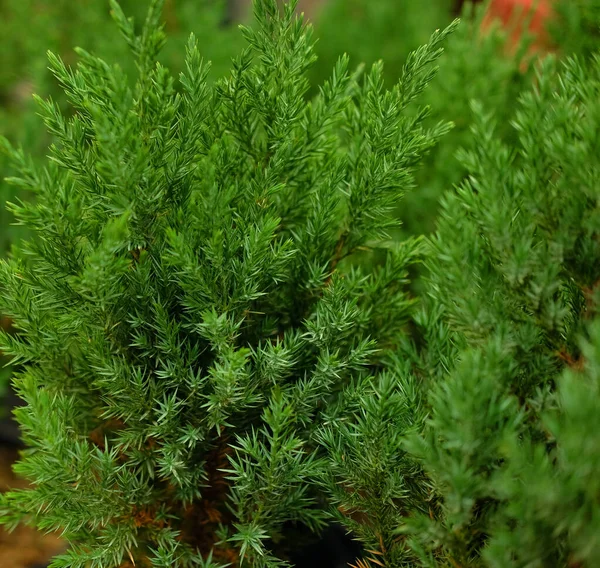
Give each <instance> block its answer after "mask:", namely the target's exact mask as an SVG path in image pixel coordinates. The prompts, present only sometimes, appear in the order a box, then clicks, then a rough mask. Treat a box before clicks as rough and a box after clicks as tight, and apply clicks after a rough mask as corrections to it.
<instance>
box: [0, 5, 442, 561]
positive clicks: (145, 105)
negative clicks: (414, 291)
mask: <svg viewBox="0 0 600 568" xmlns="http://www.w3.org/2000/svg"><path fill="white" fill-rule="evenodd" d="M160 8H161V2H159V1H154V2H153V3H152V4H151V9H150V12H149V15H148V17H147V19H146V24H145V26H144V27H143V29H142V32H141V34H140V35H137V34H136V31H135V27H134V24H133V22H132V21H131V20H128V19H127V18H126V17H125V16H124V14H123V12H122V11H121V9H120V7H119V6H118V5H117V4H116V3H114V2H113V12H114V15H115V19H116V21H117V24H118V26H119V29H120V30H121V33H122V34H123V36H124V38H125V40H126V42H127V43H128V44H129V46H130V47H131V49H132V50H133V53H134V54H135V57H136V61H137V67H138V69H139V79H138V81H137V83H136V85H135V87H134V88H133V89H131V88H130V87H129V84H128V81H127V78H126V77H125V75H124V74H123V72H122V71H121V70H120V69H119V68H118V67H114V66H113V67H111V66H109V65H108V64H106V63H105V62H104V61H102V60H100V59H98V58H96V57H95V56H92V55H91V54H89V53H88V52H86V51H84V50H81V49H80V50H78V54H79V56H80V60H81V61H80V63H79V64H78V66H77V68H75V69H72V68H70V67H68V66H66V65H65V64H64V63H63V61H62V60H61V59H60V58H58V57H56V56H54V55H52V56H51V57H50V63H51V68H52V71H53V72H54V74H55V76H56V77H57V79H58V81H59V82H60V83H61V85H62V86H63V88H64V89H65V92H66V94H67V97H68V99H69V101H70V103H71V105H72V106H73V108H74V110H75V112H74V113H73V114H72V115H71V116H65V115H63V113H61V111H60V109H59V108H58V106H57V105H56V103H54V102H53V101H52V100H41V99H39V100H38V103H39V106H40V109H41V113H42V115H43V117H44V120H45V123H46V126H47V128H48V129H49V131H50V132H51V133H52V134H53V135H54V137H55V139H56V142H55V144H54V145H53V146H52V148H51V161H50V162H49V164H48V165H46V166H45V167H38V166H37V165H36V164H34V163H31V162H30V161H29V160H28V159H27V158H26V157H25V156H24V155H23V153H22V152H21V151H19V150H12V149H11V148H10V147H9V146H8V143H7V142H4V146H5V149H6V151H7V152H8V153H9V154H10V155H11V157H12V160H13V162H14V163H15V164H17V166H18V167H19V170H20V176H19V177H18V178H16V179H14V180H13V182H14V183H16V184H17V185H19V186H20V187H22V188H24V189H29V190H32V191H33V192H34V193H35V195H36V199H35V201H33V202H22V203H19V204H16V205H14V206H13V207H12V210H13V212H14V214H15V215H16V217H17V219H18V220H19V221H21V222H22V223H24V224H26V225H27V226H28V227H29V228H31V229H32V230H34V231H35V235H34V237H33V238H32V239H31V240H30V241H29V242H28V243H26V244H24V245H22V247H21V250H20V252H19V254H18V255H17V256H16V257H15V258H14V259H13V260H11V261H9V262H4V263H3V264H2V285H3V287H4V289H5V293H4V295H3V298H2V310H3V313H6V314H8V315H9V316H10V317H11V318H12V319H13V321H14V324H15V327H16V329H17V330H18V332H19V333H18V335H17V336H10V335H7V334H5V335H4V349H5V351H6V352H7V353H10V354H11V355H12V356H13V357H14V358H15V361H16V362H19V363H21V364H22V365H23V371H22V372H21V373H19V374H18V379H17V382H16V386H17V389H18V391H19V393H20V394H21V396H22V397H23V399H24V400H25V401H26V402H27V406H26V407H25V408H23V409H19V411H18V417H19V420H20V422H21V425H22V427H23V431H24V439H25V442H26V443H27V444H28V446H29V447H30V450H28V453H27V455H25V456H24V459H23V460H22V462H21V463H20V464H19V466H18V470H19V472H20V473H22V474H24V475H25V476H27V477H30V478H32V479H33V480H34V481H35V488H34V489H33V490H26V491H20V492H13V493H10V494H9V495H8V496H7V497H6V499H5V505H6V507H7V512H6V515H5V521H7V522H10V523H12V522H16V521H17V520H18V519H20V518H22V517H25V518H28V517H29V518H31V519H32V520H33V521H34V522H36V524H37V525H38V526H39V527H41V528H42V529H45V530H50V529H61V530H63V531H64V533H65V536H67V538H68V539H69V540H71V541H72V542H73V546H72V547H71V548H70V549H69V551H68V552H67V553H66V555H65V556H64V557H63V558H62V560H59V561H57V564H56V565H57V566H87V565H90V566H118V565H120V564H121V563H122V562H123V561H124V560H126V559H127V558H128V557H129V558H131V559H132V562H135V564H136V565H144V564H145V563H151V564H152V565H153V566H165V567H166V566H187V565H197V564H202V563H205V562H209V560H208V559H207V556H206V555H207V554H208V552H209V551H210V550H211V548H212V547H213V546H214V545H215V544H216V543H217V542H221V548H222V550H220V549H219V547H217V548H216V549H215V552H214V556H213V557H212V558H213V561H214V562H216V561H217V559H218V560H219V561H221V562H223V561H232V560H233V561H235V560H236V559H238V558H239V561H240V562H241V561H242V559H246V560H247V561H251V562H252V563H253V564H255V565H273V564H275V563H276V555H277V550H278V548H281V547H282V546H285V538H284V536H285V526H286V524H287V523H292V524H302V525H305V526H307V527H308V528H311V529H314V530H316V529H318V528H319V527H320V526H322V525H323V523H324V522H325V520H326V519H327V517H328V511H329V508H330V506H325V507H324V506H323V499H326V497H325V496H324V489H323V488H322V486H323V487H324V486H328V484H329V481H328V479H329V475H328V473H329V470H330V464H329V461H328V460H327V459H326V458H325V457H324V456H325V451H324V449H320V443H321V442H320V441H322V445H323V446H324V447H328V446H329V445H330V444H334V445H335V446H336V447H337V445H338V444H341V443H342V442H343V439H344V436H343V435H342V433H341V432H337V431H336V432H331V431H329V430H328V429H327V428H326V424H328V423H331V422H335V421H336V420H337V419H338V418H337V417H338V416H341V417H343V416H345V415H346V414H347V413H348V412H350V411H352V412H354V409H355V408H356V404H357V403H358V402H359V401H360V400H361V399H362V398H363V397H364V396H366V394H367V392H368V391H370V390H372V389H379V388H381V389H386V396H385V397H383V398H382V399H381V400H382V404H385V405H389V404H390V403H391V402H396V403H397V402H398V401H400V400H401V398H402V397H401V395H400V393H397V394H395V395H394V396H393V397H392V398H389V397H388V396H387V394H391V393H392V392H394V391H395V390H396V386H395V383H394V381H393V376H394V375H393V374H390V372H386V369H387V368H389V367H390V365H391V366H393V364H394V363H393V361H391V362H390V361H388V359H389V357H388V355H387V353H388V352H389V351H390V350H391V349H392V347H393V346H394V345H395V344H396V343H397V336H398V334H399V333H401V329H402V326H403V324H404V323H405V322H406V320H407V317H408V312H409V308H410V306H411V304H412V300H411V299H410V298H409V297H408V295H407V293H406V291H405V290H404V285H403V284H404V281H405V276H406V271H407V267H408V266H409V265H410V263H411V262H414V261H415V258H416V257H417V255H418V253H419V249H420V246H421V245H420V242H419V241H418V240H416V241H408V242H406V243H404V244H402V245H394V244H393V243H391V242H389V240H388V237H387V234H388V230H389V229H390V228H392V227H393V226H394V225H395V224H396V221H395V220H394V218H393V217H391V216H390V211H391V209H392V207H393V206H394V205H395V203H396V201H397V199H398V198H399V196H400V195H401V194H402V193H403V192H404V191H405V190H406V189H408V188H410V187H411V186H412V184H413V170H414V167H415V166H416V164H417V163H418V161H419V160H420V158H421V156H422V155H423V153H424V152H426V151H427V150H428V149H429V148H430V147H431V146H432V145H434V144H435V142H436V140H437V138H438V137H440V136H441V135H442V134H443V133H444V132H445V131H446V130H447V128H448V126H447V125H446V124H444V123H441V124H439V125H437V126H436V127H435V128H434V129H426V128H424V126H423V122H424V119H425V117H426V116H427V109H426V108H421V107H418V106H415V104H414V103H415V100H416V99H418V98H419V96H420V95H421V93H422V91H423V90H424V88H425V87H426V85H427V83H428V82H429V81H430V79H431V77H432V76H433V73H434V70H435V69H434V68H433V67H432V65H433V64H434V62H435V61H436V59H437V58H438V57H439V55H440V54H441V42H442V41H443V39H444V38H445V37H446V35H447V34H448V33H449V31H450V30H449V29H447V30H445V31H444V32H436V33H435V34H434V35H433V36H432V38H431V41H430V43H429V44H428V45H426V46H425V47H422V48H420V49H419V50H417V51H416V52H414V53H413V54H411V55H410V56H409V58H408V60H407V62H406V65H405V67H404V70H403V74H402V76H401V78H400V81H399V82H398V83H397V84H396V85H395V86H394V87H393V88H392V89H391V90H386V89H385V87H384V84H383V76H382V65H381V64H376V65H374V66H373V67H372V68H370V69H369V70H367V71H366V72H365V74H364V76H361V74H360V73H351V72H349V70H348V68H347V67H348V60H347V58H345V57H342V58H341V59H340V60H339V61H338V63H337V64H336V66H335V68H334V70H333V74H332V76H331V79H330V80H329V81H328V82H327V83H325V85H324V86H323V87H322V89H321V93H320V95H319V96H318V97H317V98H316V99H314V100H313V101H311V102H310V103H306V102H305V100H304V95H305V94H306V92H307V90H308V88H309V83H308V80H307V79H306V69H307V67H308V66H309V65H310V64H311V63H312V60H313V54H312V46H311V42H310V33H309V30H308V29H306V28H305V26H304V25H303V23H302V21H301V20H300V19H298V18H297V17H296V16H295V12H294V3H290V4H287V5H286V7H285V10H284V13H282V14H280V13H279V10H278V8H277V5H276V3H275V2H273V1H271V0H260V1H258V2H256V3H255V12H256V19H257V21H258V22H259V26H258V28H257V29H256V30H251V29H245V30H244V36H245V38H246V41H247V43H248V48H247V49H246V50H245V51H244V52H243V53H242V54H241V55H240V56H239V57H238V58H237V59H236V61H235V63H234V66H233V70H232V72H231V74H230V75H229V76H228V77H227V78H225V79H223V80H221V81H219V82H217V83H216V84H214V85H211V84H209V83H208V81H207V73H208V67H207V66H206V65H205V64H204V63H203V62H202V58H201V56H200V52H199V48H198V44H197V42H196V40H195V39H194V38H193V37H192V39H190V42H189V44H188V48H187V58H186V71H185V72H184V73H183V74H182V75H181V77H180V80H179V85H178V86H177V87H176V84H175V81H174V79H173V78H172V77H171V75H170V73H169V71H168V70H167V69H166V68H165V67H163V66H162V65H160V64H156V63H155V61H156V57H157V55H158V53H159V50H160V48H161V47H162V45H163V43H164V34H163V32H162V30H161V28H160V27H159V25H158V22H159V19H160V13H161V11H160ZM408 107H411V111H410V112H409V111H408ZM358 251H361V252H362V255H363V257H364V255H365V254H366V255H367V256H374V255H375V253H377V254H378V256H379V257H380V258H381V262H380V263H379V264H374V263H364V262H363V264H364V266H365V267H364V268H360V266H359V265H355V264H353V263H352V262H351V259H352V258H353V257H354V256H355V255H356V253H357V252H358ZM369 251H371V252H369ZM382 410H383V409H379V408H378V407H377V406H375V407H374V408H373V412H374V413H379V412H381V411H382ZM387 416H388V414H385V415H381V416H380V423H381V424H382V425H383V424H385V423H386V422H387V420H386V419H387ZM366 426H367V427H368V428H371V429H372V428H373V424H371V423H367V424H366ZM390 426H391V424H390V425H389V426H386V428H389V427H390ZM377 435H378V437H377V440H375V439H373V442H374V444H375V446H374V447H373V454H372V457H373V459H382V460H387V459H389V458H388V456H387V455H381V456H380V449H378V448H379V445H380V444H384V445H385V447H387V446H388V444H390V443H391V442H393V439H392V440H391V441H388V440H387V437H386V436H385V432H384V431H380V432H379V433H378V434H377ZM339 436H342V438H339ZM391 449H392V447H391V446H390V448H389V450H391ZM332 451H334V449H332ZM340 459H344V458H343V456H340ZM386 465H387V463H386V462H385V461H383V462H382V463H381V465H380V466H378V468H379V467H381V468H384V467H386ZM368 467H369V463H368V462H365V463H364V468H368ZM326 474H327V475H326ZM361 475H363V476H371V475H372V473H371V472H369V471H368V469H365V471H364V472H363V473H361ZM414 475H415V476H417V475H418V470H417V469H415V471H414ZM364 483H365V488H366V490H369V487H368V485H366V483H367V481H366V479H365V480H364ZM374 489H375V488H372V489H371V490H374ZM390 490H391V491H394V492H395V491H396V490H395V489H394V488H393V487H390ZM371 501H372V503H373V506H374V507H379V505H378V504H377V492H376V493H374V494H373V495H372V498H371ZM381 515H382V516H381V518H380V519H379V521H378V525H376V526H371V524H367V525H365V527H364V531H365V534H366V536H368V537H369V539H370V540H373V541H374V542H377V541H378V539H379V536H376V535H379V532H380V527H383V526H384V525H385V526H386V529H385V530H386V533H385V534H386V535H388V536H386V538H389V539H391V538H392V537H393V535H392V531H393V530H394V525H395V524H396V523H397V522H398V521H399V519H400V511H396V510H395V509H394V510H393V511H392V512H390V513H383V512H382V513H381ZM394 521H395V522H394ZM282 531H283V536H282V537H280V538H275V537H276V536H277V535H278V534H279V533H282ZM281 538H283V540H284V542H283V544H282V543H281V542H279V544H277V542H278V541H281Z"/></svg>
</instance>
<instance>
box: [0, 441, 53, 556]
mask: <svg viewBox="0 0 600 568" xmlns="http://www.w3.org/2000/svg"><path fill="white" fill-rule="evenodd" d="M16 459H17V452H16V451H15V450H12V449H7V448H2V447H0V491H1V492H5V491H7V490H9V489H11V488H20V487H26V486H27V483H26V482H25V481H23V480H22V479H19V478H17V477H16V476H15V475H14V473H13V472H12V470H11V465H12V464H13V463H14V461H15V460H16ZM63 549H64V544H63V543H62V542H61V541H60V540H59V539H58V538H57V537H56V536H54V535H44V534H41V533H39V532H37V531H35V530H34V529H31V528H29V527H23V526H21V527H18V528H17V529H15V530H14V531H13V532H12V533H8V532H6V531H5V530H3V529H1V528H0V566H1V567H2V568H33V567H34V566H35V567H38V566H39V567H41V566H45V565H46V564H47V562H48V561H49V560H50V559H51V558H52V557H53V556H55V555H56V554H58V553H60V552H61V551H62V550H63Z"/></svg>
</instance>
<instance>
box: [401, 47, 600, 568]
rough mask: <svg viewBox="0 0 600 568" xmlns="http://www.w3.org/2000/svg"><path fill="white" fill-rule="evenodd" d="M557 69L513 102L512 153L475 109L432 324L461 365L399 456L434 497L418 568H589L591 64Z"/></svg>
mask: <svg viewBox="0 0 600 568" xmlns="http://www.w3.org/2000/svg"><path fill="white" fill-rule="evenodd" d="M556 68H557V64H556V62H555V61H554V60H553V59H551V58H550V59H548V60H546V61H545V62H544V64H543V65H542V66H541V68H540V69H539V71H538V73H537V76H536V80H535V86H534V87H533V90H531V91H530V92H528V93H525V94H523V96H522V97H521V99H520V103H519V107H518V110H517V111H516V113H515V115H514V119H513V121H512V123H513V127H514V129H515V133H516V136H517V139H516V142H515V143H514V144H507V143H505V142H503V141H502V140H501V138H500V137H499V136H497V135H496V134H495V133H494V120H493V117H492V116H490V115H488V114H486V113H485V112H484V110H483V109H482V108H480V107H478V106H475V108H474V112H475V115H476V116H477V121H476V124H475V126H474V136H475V139H476V140H477V147H476V148H474V149H473V150H471V151H468V152H463V153H462V162H463V163H464V166H465V168H466V169H467V171H468V173H469V175H468V178H467V179H466V181H465V182H464V183H462V184H461V185H460V186H459V187H458V188H457V190H456V191H455V192H452V193H450V194H448V195H447V196H446V197H445V199H444V201H443V205H442V215H441V219H440V221H439V223H438V230H437V233H436V235H435V237H434V238H433V240H432V247H433V249H432V257H431V258H430V261H429V262H428V265H429V269H430V273H431V276H430V282H429V293H430V295H431V297H432V303H433V304H434V305H436V306H437V308H434V309H433V310H432V313H434V314H435V313H437V314H438V315H439V314H440V312H441V314H442V322H441V323H440V322H438V328H439V329H441V330H442V334H443V333H448V334H449V337H450V338H451V340H452V342H453V344H454V345H455V346H456V348H457V349H458V352H459V354H458V362H457V364H456V365H453V366H452V368H451V370H450V371H449V373H447V374H442V376H443V379H442V380H437V381H435V382H434V384H433V386H432V390H431V393H430V396H429V403H430V405H431V415H430V418H429V420H428V425H427V427H426V428H425V431H424V433H423V434H420V435H418V436H413V437H412V438H410V443H408V444H407V445H406V446H405V447H406V448H407V449H409V450H410V451H411V452H412V453H413V454H414V455H416V456H420V458H421V459H422V462H423V464H424V466H425V469H426V471H427V472H428V474H429V476H430V478H431V480H432V483H433V486H434V488H435V490H434V492H433V499H432V502H433V503H435V505H434V506H432V509H431V513H430V515H428V516H425V515H421V516H418V517H415V518H414V519H413V520H411V521H410V522H408V523H404V525H403V528H402V531H403V532H409V533H412V534H413V536H414V541H413V546H414V549H415V550H416V551H418V553H419V554H420V556H421V559H422V561H423V564H424V565H425V566H438V565H442V566H445V565H453V566H454V565H456V566H494V567H496V566H497V567H499V566H508V565H510V566H574V565H581V566H590V567H591V566H595V565H596V564H597V563H598V559H599V557H598V550H599V548H598V544H599V543H598V534H600V533H599V532H598V518H599V513H600V508H599V504H598V481H597V478H598V471H599V469H598V455H599V454H598V451H599V450H598V448H599V447H600V446H599V440H600V438H599V437H598V428H597V425H598V416H600V413H599V410H600V398H599V397H598V391H597V389H598V384H597V366H598V359H597V351H598V348H599V346H600V344H599V343H598V339H599V336H598V323H597V322H596V323H595V324H594V325H593V326H592V327H591V328H590V327H589V326H588V320H590V319H593V318H594V317H595V316H596V314H597V311H598V300H599V296H598V283H599V282H600V262H599V261H600V241H599V238H598V237H599V235H600V210H599V208H598V187H599V181H600V161H599V159H598V144H599V137H598V132H600V130H599V127H600V124H599V120H600V105H599V102H598V101H599V100H600V99H599V95H600V60H599V59H598V58H594V59H592V60H591V61H589V62H586V63H584V62H581V61H579V60H577V59H571V60H569V61H568V62H566V63H565V64H564V65H561V66H560V69H559V70H557V69H556ZM436 310H437V311H436ZM433 319H435V318H433ZM444 321H445V323H444ZM444 330H446V331H445V332H444ZM429 333H431V332H429ZM582 336H584V337H586V336H587V337H588V339H586V340H585V341H584V347H583V350H582V349H581V348H580V337H582ZM434 348H435V349H437V347H436V346H435V344H434ZM431 360H432V361H433V363H432V364H431V365H432V369H434V371H435V367H436V365H438V366H439V362H438V361H436V357H431ZM423 367H424V368H425V369H427V364H424V365H423ZM432 374H433V375H435V374H437V375H438V376H439V375H440V373H439V371H436V372H434V373H432ZM578 405H581V406H579V407H578Z"/></svg>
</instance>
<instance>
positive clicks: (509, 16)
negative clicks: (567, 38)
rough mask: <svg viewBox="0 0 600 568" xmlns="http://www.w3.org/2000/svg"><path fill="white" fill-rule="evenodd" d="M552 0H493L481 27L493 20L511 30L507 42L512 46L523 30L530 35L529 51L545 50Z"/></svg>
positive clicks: (546, 48)
mask: <svg viewBox="0 0 600 568" xmlns="http://www.w3.org/2000/svg"><path fill="white" fill-rule="evenodd" d="M552 15H553V11H552V0H493V1H492V2H491V3H490V5H489V7H488V10H487V13H486V15H485V17H484V20H483V28H484V29H486V28H489V26H491V25H492V23H493V22H495V21H500V22H501V23H502V25H503V26H504V27H505V28H507V29H508V30H511V35H510V40H509V44H510V47H511V48H514V47H515V46H516V45H517V44H518V43H519V40H520V39H521V38H522V36H523V34H524V33H525V32H528V33H530V34H531V35H532V45H531V48H530V49H531V51H533V52H539V51H547V50H548V49H549V48H550V38H549V37H548V32H547V30H546V24H547V22H548V20H549V19H550V18H551V17H552Z"/></svg>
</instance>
